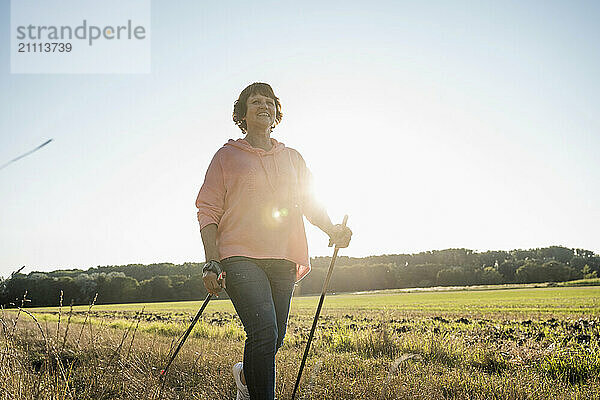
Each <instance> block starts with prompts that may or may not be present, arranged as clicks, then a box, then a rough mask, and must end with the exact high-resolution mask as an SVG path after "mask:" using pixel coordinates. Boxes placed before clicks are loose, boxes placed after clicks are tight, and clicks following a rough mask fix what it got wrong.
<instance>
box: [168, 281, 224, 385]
mask: <svg viewBox="0 0 600 400" xmlns="http://www.w3.org/2000/svg"><path fill="white" fill-rule="evenodd" d="M224 277H225V273H224V272H222V273H221V275H219V280H220V281H222V280H223V278H224ZM211 297H212V294H210V293H209V294H207V295H206V298H205V299H204V303H202V307H200V309H199V310H198V312H197V313H196V316H195V317H194V319H193V320H192V323H191V324H190V326H189V328H188V329H187V331H185V334H184V335H183V337H182V338H181V341H180V342H179V344H178V345H177V348H176V349H175V352H174V353H173V355H172V356H171V359H170V360H169V362H168V363H167V366H166V367H165V369H163V370H161V371H160V375H161V376H162V377H163V378H164V377H165V376H166V375H167V370H168V369H169V367H170V366H171V363H172V362H173V360H174V359H175V357H177V353H179V350H181V347H182V346H183V343H185V340H186V339H187V337H188V336H189V335H190V332H192V329H193V328H194V325H196V322H198V320H199V319H200V315H202V312H203V311H204V309H205V308H206V306H207V305H208V302H209V301H210V298H211Z"/></svg>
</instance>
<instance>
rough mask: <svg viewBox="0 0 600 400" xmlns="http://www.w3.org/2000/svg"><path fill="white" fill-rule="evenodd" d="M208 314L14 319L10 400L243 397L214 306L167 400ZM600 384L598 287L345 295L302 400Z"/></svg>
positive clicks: (5, 320) (485, 394) (179, 311)
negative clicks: (173, 353) (162, 374)
mask: <svg viewBox="0 0 600 400" xmlns="http://www.w3.org/2000/svg"><path fill="white" fill-rule="evenodd" d="M317 301H318V297H315V296H310V297H295V298H294V299H293V303H292V310H291V316H290V321H289V324H288V333H287V335H286V340H285V343H284V346H283V347H282V348H281V349H280V351H279V353H278V355H277V369H278V372H277V396H278V398H279V399H288V398H290V397H291V391H292V388H293V383H294V381H295V375H296V374H297V371H298V367H299V364H300V359H301V356H302V351H303V348H304V345H305V343H306V338H307V336H308V332H309V329H310V324H311V322H312V315H313V313H314V309H315V307H316V303H317ZM200 303H201V302H177V303H148V304H118V305H94V306H93V307H91V308H90V307H89V306H77V307H73V309H72V310H70V309H69V308H68V307H63V308H62V309H60V310H59V309H58V308H56V307H55V308H43V309H34V308H30V309H26V311H28V312H30V313H32V314H31V315H28V314H26V313H23V312H21V313H18V312H16V311H10V312H9V311H5V312H4V313H3V315H2V332H3V334H2V336H1V337H0V345H1V346H2V353H1V356H0V357H1V359H0V376H2V386H0V391H1V393H2V396H3V398H6V399H9V398H11V399H12V398H23V399H58V398H72V399H83V398H89V399H133V398H136V399H138V398H144V399H146V398H148V399H150V398H154V399H156V398H159V397H161V398H165V399H209V398H210V399H233V398H235V385H234V383H233V379H232V378H231V375H230V367H231V365H232V364H233V363H234V362H236V361H239V360H241V356H242V348H243V340H244V337H245V335H244V332H243V329H242V326H241V324H240V322H239V319H238V318H237V316H236V315H235V312H234V310H233V307H232V305H231V302H230V301H229V300H216V301H211V303H210V304H209V305H208V308H207V309H206V311H205V313H204V315H203V317H202V320H201V321H200V323H199V324H198V325H197V327H196V329H195V330H194V331H193V333H192V336H191V338H190V339H189V340H188V342H187V343H186V345H185V347H184V348H183V350H182V351H181V353H180V354H179V356H178V358H177V360H176V361H175V363H174V364H173V366H172V370H171V371H170V373H169V375H168V377H167V379H166V381H165V382H164V386H163V387H162V391H161V381H160V379H159V374H158V371H159V370H160V369H161V368H162V366H163V365H164V363H165V362H166V360H167V359H168V355H169V351H170V350H171V349H172V347H173V346H174V344H175V343H176V341H177V339H178V337H179V335H181V334H182V332H183V331H184V330H185V328H186V327H187V324H188V323H189V319H190V317H191V316H193V314H194V313H195V312H196V310H197V309H198V308H199V306H200ZM142 310H143V313H142V312H141V311H142ZM34 318H35V319H36V320H37V323H36V322H35V321H34ZM15 321H16V324H15ZM599 375H600V287H598V286H592V287H585V286H582V287H543V288H534V287H522V288H515V287H512V288H503V289H502V290H485V288H479V290H452V291H447V290H429V291H412V292H410V291H394V290H392V291H383V292H377V293H359V294H337V295H328V297H327V299H326V301H325V305H324V308H323V312H322V318H321V319H320V322H319V328H318V330H317V334H316V337H315V342H314V343H313V346H312V351H311V356H310V358H309V361H308V364H307V368H306V369H305V373H304V379H303V383H302V386H301V396H300V397H299V398H303V399H505V398H506V399H571V398H573V399H600V394H599V393H600V378H599V377H598V376H599Z"/></svg>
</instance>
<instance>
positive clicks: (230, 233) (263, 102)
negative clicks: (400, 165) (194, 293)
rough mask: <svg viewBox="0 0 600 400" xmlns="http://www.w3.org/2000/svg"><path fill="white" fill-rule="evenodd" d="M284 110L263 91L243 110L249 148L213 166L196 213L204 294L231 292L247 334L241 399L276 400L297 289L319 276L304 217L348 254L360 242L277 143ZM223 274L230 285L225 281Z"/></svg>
mask: <svg viewBox="0 0 600 400" xmlns="http://www.w3.org/2000/svg"><path fill="white" fill-rule="evenodd" d="M281 118H282V113H281V103H280V101H279V99H278V98H277V97H276V96H275V94H274V93H273V89H272V88H271V86H269V85H268V84H266V83H253V84H251V85H250V86H248V87H246V88H245V89H244V90H243V91H242V92H241V93H240V96H239V98H238V100H237V101H236V102H235V103H234V107H233V121H234V122H235V124H236V125H237V126H238V127H239V128H240V129H241V130H242V132H243V133H244V135H245V136H244V138H243V139H237V140H229V141H228V142H227V143H226V144H225V145H224V146H223V147H222V148H221V149H219V150H218V151H217V153H216V154H215V156H214V157H213V159H212V161H211V163H210V165H209V167H208V171H207V172H206V177H205V180H204V184H203V185H202V188H201V189H200V192H199V193H198V197H197V199H196V207H197V208H198V221H199V223H200V233H201V236H202V242H203V244H204V252H205V255H206V261H207V263H206V265H205V266H204V269H203V271H204V273H203V278H204V285H205V286H206V289H207V290H208V291H209V292H210V293H212V294H217V293H218V292H219V291H220V290H221V288H224V289H225V290H226V291H227V294H228V295H229V297H230V298H231V301H232V302H233V305H234V307H235V310H236V312H237V313H238V315H239V317H240V320H241V321H242V324H243V325H244V330H245V331H246V337H247V338H246V342H245V346H244V361H243V364H242V363H237V364H236V365H234V367H233V374H234V379H235V382H236V385H237V387H238V393H237V399H255V400H259V399H260V400H265V399H269V400H270V399H273V398H274V392H275V353H277V350H278V349H279V347H280V346H281V345H282V343H283V337H284V335H285V331H286V325H287V319H288V314H289V309H290V302H291V297H292V292H293V290H294V283H295V282H297V281H299V280H300V279H302V277H304V276H305V275H306V274H307V273H308V272H309V271H310V266H309V257H308V249H307V243H306V235H305V232H304V222H303V219H302V216H303V215H304V216H306V217H307V219H308V220H309V221H310V222H311V223H312V224H313V225H316V226H318V227H319V228H320V229H321V230H322V231H323V232H325V233H326V234H328V235H329V237H330V239H331V241H332V242H333V243H335V244H337V245H338V246H339V247H346V246H348V243H349V242H350V237H351V235H352V232H351V231H350V229H348V228H346V227H344V226H342V225H333V224H332V223H331V220H330V219H329V216H328V215H327V212H326V211H325V209H323V208H322V207H321V206H320V205H319V204H318V203H317V202H316V201H315V199H314V198H313V196H312V194H311V189H310V188H311V173H310V171H309V170H308V168H307V167H306V164H305V163H304V160H303V159H302V157H301V156H300V153H298V152H297V151H296V150H294V149H291V148H289V147H286V146H285V145H284V144H283V143H280V142H278V141H276V140H275V139H273V138H271V132H272V131H273V129H274V128H275V126H276V125H277V124H278V123H279V122H281ZM221 270H222V271H223V272H225V273H226V275H225V276H226V279H222V281H218V280H217V279H218V278H217V277H218V276H219V274H220V272H221Z"/></svg>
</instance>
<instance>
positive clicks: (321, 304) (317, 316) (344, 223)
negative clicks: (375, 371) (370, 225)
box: [292, 215, 348, 400]
mask: <svg viewBox="0 0 600 400" xmlns="http://www.w3.org/2000/svg"><path fill="white" fill-rule="evenodd" d="M346 222H348V216H347V215H344V221H343V222H342V226H344V227H345V226H346ZM339 249H340V248H339V247H338V246H337V245H336V246H335V248H334V250H333V257H331V263H329V270H328V271H327V277H326V278H325V283H323V290H322V291H321V299H320V300H319V305H318V306H317V312H316V313H315V319H313V324H312V328H310V335H308V342H307V343H306V348H305V349H304V356H302V363H300V371H298V377H297V378H296V384H295V385H294V391H293V392H292V400H294V398H295V397H296V391H297V390H298V385H300V378H301V377H302V370H303V369H304V364H306V358H307V357H308V351H309V350H310V342H311V341H312V339H313V336H314V334H315V328H316V327H317V321H318V320H319V314H320V313H321V307H322V306H323V300H325V293H326V292H327V286H329V280H330V279H331V273H332V272H333V266H334V264H335V259H336V258H337V254H338V250H339Z"/></svg>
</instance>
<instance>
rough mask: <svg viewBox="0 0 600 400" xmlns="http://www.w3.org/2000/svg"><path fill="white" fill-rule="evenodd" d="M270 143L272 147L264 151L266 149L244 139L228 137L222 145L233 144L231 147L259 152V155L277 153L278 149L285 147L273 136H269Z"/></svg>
mask: <svg viewBox="0 0 600 400" xmlns="http://www.w3.org/2000/svg"><path fill="white" fill-rule="evenodd" d="M271 143H272V144H273V147H271V150H269V151H266V150H264V149H261V148H258V147H252V145H251V144H250V143H248V142H247V141H246V140H244V139H237V140H233V139H229V141H228V142H227V143H225V145H224V146H233V147H237V148H238V149H242V150H244V151H248V152H250V153H255V154H260V155H267V154H275V153H279V152H280V151H283V149H285V145H284V144H283V143H280V142H278V141H277V140H275V139H273V138H271Z"/></svg>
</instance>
